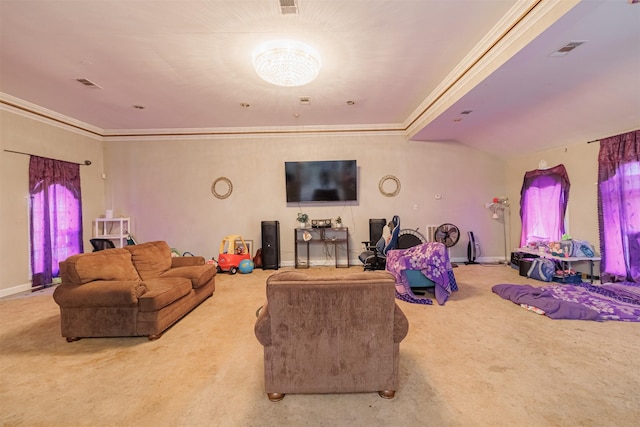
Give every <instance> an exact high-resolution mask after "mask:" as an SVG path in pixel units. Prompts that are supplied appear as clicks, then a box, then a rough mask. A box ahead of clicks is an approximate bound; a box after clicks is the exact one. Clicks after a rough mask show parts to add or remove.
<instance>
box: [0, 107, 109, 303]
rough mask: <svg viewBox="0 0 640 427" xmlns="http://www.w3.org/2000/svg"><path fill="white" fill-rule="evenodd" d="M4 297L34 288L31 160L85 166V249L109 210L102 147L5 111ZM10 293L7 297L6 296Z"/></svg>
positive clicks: (0, 208) (0, 241)
mask: <svg viewBox="0 0 640 427" xmlns="http://www.w3.org/2000/svg"><path fill="white" fill-rule="evenodd" d="M0 148H1V151H0V266H1V268H0V296H2V295H4V294H6V293H13V292H14V291H20V290H22V289H23V288H24V287H27V288H28V287H29V286H30V273H29V222H28V196H29V189H28V187H29V185H28V184H29V156H26V155H23V154H15V153H9V152H6V151H4V150H13V151H21V152H25V153H29V154H35V155H38V156H42V157H50V158H54V159H58V160H65V161H70V162H77V163H83V162H84V161H85V160H90V161H91V162H92V164H91V166H81V167H80V171H81V175H80V180H81V184H82V200H83V206H82V215H83V227H84V237H85V239H84V240H85V242H84V244H85V248H88V247H89V246H88V245H89V240H88V239H89V238H90V237H91V232H92V228H91V227H92V218H94V217H95V216H96V215H97V214H98V213H99V212H102V211H103V210H104V205H103V203H104V183H103V180H102V179H101V177H100V176H101V173H102V142H100V141H97V140H95V139H93V138H90V137H87V136H83V135H80V134H78V133H74V132H70V131H67V130H63V129H61V128H59V127H55V126H51V125H48V124H44V123H42V122H39V121H36V120H33V119H30V118H27V117H23V116H21V115H18V114H14V113H11V112H8V111H5V110H0ZM3 290H4V292H3Z"/></svg>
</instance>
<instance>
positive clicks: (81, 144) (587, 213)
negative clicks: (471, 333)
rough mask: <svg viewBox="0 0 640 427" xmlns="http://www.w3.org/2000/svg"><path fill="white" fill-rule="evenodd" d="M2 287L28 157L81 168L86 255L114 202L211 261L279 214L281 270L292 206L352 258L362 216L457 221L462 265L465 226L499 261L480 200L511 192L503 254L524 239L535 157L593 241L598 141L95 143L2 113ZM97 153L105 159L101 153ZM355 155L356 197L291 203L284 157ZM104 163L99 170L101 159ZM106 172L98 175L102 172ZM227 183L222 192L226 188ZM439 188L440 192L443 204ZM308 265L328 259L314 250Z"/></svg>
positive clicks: (20, 271)
mask: <svg viewBox="0 0 640 427" xmlns="http://www.w3.org/2000/svg"><path fill="white" fill-rule="evenodd" d="M0 120H1V122H0V124H1V133H0V144H1V147H2V152H0V166H1V170H0V188H1V190H2V191H1V196H0V236H1V238H2V243H1V245H0V251H1V252H0V259H1V260H2V268H1V270H0V271H1V273H0V294H2V292H3V291H4V293H5V294H6V293H7V292H11V291H13V290H16V289H18V288H20V287H21V286H26V285H28V281H29V256H28V217H27V206H28V205H27V197H28V190H27V181H28V160H29V157H28V156H24V155H20V154H14V153H7V152H5V151H4V150H15V151H23V152H27V153H32V154H36V155H39V156H44V157H52V158H56V159H60V160H67V161H74V162H78V163H83V162H84V160H91V161H92V165H91V166H82V167H81V171H82V175H81V180H82V192H83V217H84V221H83V226H84V240H85V250H90V246H89V243H88V240H89V239H90V238H91V237H92V234H93V222H94V221H93V220H94V219H95V218H96V217H99V216H103V215H104V211H105V209H109V208H112V209H113V210H114V214H115V215H116V216H130V217H131V218H132V232H133V234H134V235H135V237H136V239H137V240H138V241H150V240H166V241H167V242H169V244H170V246H172V247H175V248H177V249H178V250H180V251H182V252H184V251H189V252H192V253H194V254H197V255H202V256H205V257H206V258H212V257H216V258H217V256H218V247H219V244H220V240H221V239H222V238H223V237H224V236H225V235H227V234H234V233H237V234H241V235H242V236H244V238H245V239H251V240H253V241H254V248H258V247H260V221H262V220H278V221H280V228H281V254H282V262H283V264H284V265H292V264H293V259H294V246H293V231H292V230H293V227H295V225H296V222H295V218H296V213H297V212H298V211H299V210H301V209H302V210H304V211H305V212H306V213H308V214H309V216H310V218H335V217H337V216H338V215H339V216H341V217H342V218H343V220H344V224H345V226H346V227H349V231H350V243H351V248H350V250H351V251H350V252H351V253H350V258H351V260H352V262H357V255H358V254H359V253H360V248H361V242H362V241H364V240H367V239H368V219H369V218H377V217H386V218H387V219H390V218H391V217H392V216H393V215H394V214H398V215H400V217H401V221H402V224H401V225H402V228H413V229H415V228H418V229H419V230H420V231H422V232H424V231H425V227H426V226H427V225H431V224H433V225H438V224H441V223H444V222H451V223H453V224H456V225H457V226H458V227H459V228H460V230H461V232H462V236H461V239H460V241H459V243H458V244H457V245H456V246H454V247H453V248H452V249H451V256H452V257H453V258H454V259H457V260H458V261H463V260H464V259H465V258H466V247H467V232H468V231H470V230H471V231H473V232H474V233H475V235H476V238H477V240H478V242H479V243H480V249H481V257H482V258H483V259H486V260H489V259H494V260H495V259H502V258H503V257H504V246H505V245H504V238H503V227H502V220H498V221H495V220H492V219H491V214H490V212H489V211H488V210H487V209H486V207H485V203H486V202H488V201H490V200H491V199H492V198H493V197H494V196H501V195H507V196H508V197H509V198H510V200H511V204H512V207H511V209H510V212H508V215H507V234H508V237H507V240H508V244H507V251H508V252H511V250H512V248H514V247H517V245H518V241H519V235H520V219H519V200H520V189H521V185H522V179H523V177H524V173H525V172H526V171H528V170H532V169H536V168H537V167H538V163H539V162H540V160H545V161H546V162H547V164H548V165H549V166H554V165H556V164H559V163H563V164H564V165H565V167H566V168H567V171H568V173H569V179H570V180H571V191H570V196H569V211H568V222H569V232H570V233H571V234H572V235H573V236H574V237H575V238H579V239H584V240H588V241H590V242H592V243H593V244H594V245H595V246H596V249H597V250H599V248H598V226H597V210H596V209H597V207H596V200H597V199H596V185H595V184H596V180H597V152H598V148H599V147H598V144H597V143H593V144H586V143H584V144H579V145H574V146H569V147H566V148H564V147H563V148H560V149H555V150H548V151H544V152H536V153H531V154H527V155H523V156H521V157H518V158H514V159H510V160H509V161H507V162H504V161H503V160H500V159H498V158H495V157H493V156H491V155H488V154H486V153H483V152H480V151H477V150H475V149H472V148H469V147H466V146H464V145H462V144H457V143H451V142H434V143H425V142H411V141H409V142H407V141H406V140H405V139H404V138H403V137H402V136H398V135H347V136H345V135H319V136H314V135H295V136H277V137H276V136H273V137H245V138H225V139H193V140H150V141H117V142H107V143H102V142H100V141H98V140H96V139H95V138H92V137H90V136H87V135H82V134H79V133H76V132H71V131H69V130H65V129H62V128H60V127H57V126H53V125H50V124H45V123H43V122H41V121H37V120H33V119H31V118H27V117H24V116H22V115H18V114H14V113H13V112H9V111H0ZM103 154H104V158H103ZM331 159H356V160H357V161H358V181H359V201H358V202H357V203H335V204H306V205H302V206H299V205H298V204H287V203H286V202H285V193H284V188H285V186H284V166H283V164H284V162H285V161H294V160H331ZM103 162H104V165H103ZM103 171H104V173H105V174H106V179H103V178H102V173H103ZM385 175H395V176H397V177H398V178H399V180H400V181H401V191H400V194H399V195H398V196H397V197H393V198H390V197H385V196H383V195H382V194H380V192H379V190H378V183H379V181H380V179H381V178H382V177H383V176H385ZM221 176H224V177H228V178H229V179H230V180H231V181H232V182H233V193H232V194H231V196H230V197H229V198H227V199H224V200H220V199H217V198H215V197H213V195H212V194H211V191H210V187H211V183H212V182H213V181H214V180H215V179H216V178H218V177H221ZM222 190H224V188H222ZM436 194H438V195H441V198H440V199H437V198H436ZM312 263H314V264H318V265H319V264H324V263H326V264H332V263H333V258H332V257H327V256H326V255H325V254H324V252H323V251H322V248H321V246H320V245H318V246H317V247H316V249H315V250H314V251H313V252H312Z"/></svg>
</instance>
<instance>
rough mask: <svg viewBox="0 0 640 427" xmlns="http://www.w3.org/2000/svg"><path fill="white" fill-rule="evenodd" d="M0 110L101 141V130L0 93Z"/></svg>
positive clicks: (102, 131)
mask: <svg viewBox="0 0 640 427" xmlns="http://www.w3.org/2000/svg"><path fill="white" fill-rule="evenodd" d="M0 109H2V110H5V111H9V112H11V113H15V114H18V115H20V116H23V117H27V118H29V119H32V120H36V121H38V122H41V123H46V124H48V125H51V126H55V127H57V128H61V129H64V130H68V131H70V132H74V133H77V134H80V135H84V136H88V137H90V138H94V139H97V140H102V136H103V133H104V130H103V129H100V128H98V127H95V126H92V125H90V124H88V123H85V122H81V121H80V120H76V119H74V118H71V117H69V116H65V115H63V114H60V113H57V112H55V111H53V110H49V109H47V108H44V107H41V106H39V105H36V104H32V103H30V102H28V101H25V100H23V99H20V98H16V97H15V96H11V95H8V94H6V93H3V92H0Z"/></svg>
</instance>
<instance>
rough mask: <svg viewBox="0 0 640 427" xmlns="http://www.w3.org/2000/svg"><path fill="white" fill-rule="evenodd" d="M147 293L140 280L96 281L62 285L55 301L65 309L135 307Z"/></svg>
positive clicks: (56, 293) (58, 289) (57, 290)
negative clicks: (139, 299)
mask: <svg viewBox="0 0 640 427" xmlns="http://www.w3.org/2000/svg"><path fill="white" fill-rule="evenodd" d="M146 291H147V287H146V286H145V284H144V283H143V282H141V281H139V280H135V281H125V280H115V281H111V280H94V281H92V282H89V283H86V284H83V285H69V284H63V285H60V286H58V287H57V288H56V289H55V291H54V292H53V299H54V300H55V302H56V303H57V304H58V305H59V306H60V307H63V308H88V307H135V306H136V305H137V304H138V298H139V297H140V296H141V295H143V294H144V293H145V292H146Z"/></svg>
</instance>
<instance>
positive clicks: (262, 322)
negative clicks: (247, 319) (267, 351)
mask: <svg viewBox="0 0 640 427" xmlns="http://www.w3.org/2000/svg"><path fill="white" fill-rule="evenodd" d="M253 330H254V332H255V334H256V338H258V341H259V342H260V344H262V345H263V346H265V347H266V346H268V345H271V316H270V315H269V309H268V307H267V303H266V302H265V303H264V305H263V306H262V309H261V310H260V314H259V315H258V319H257V320H256V324H255V327H254V328H253Z"/></svg>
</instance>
